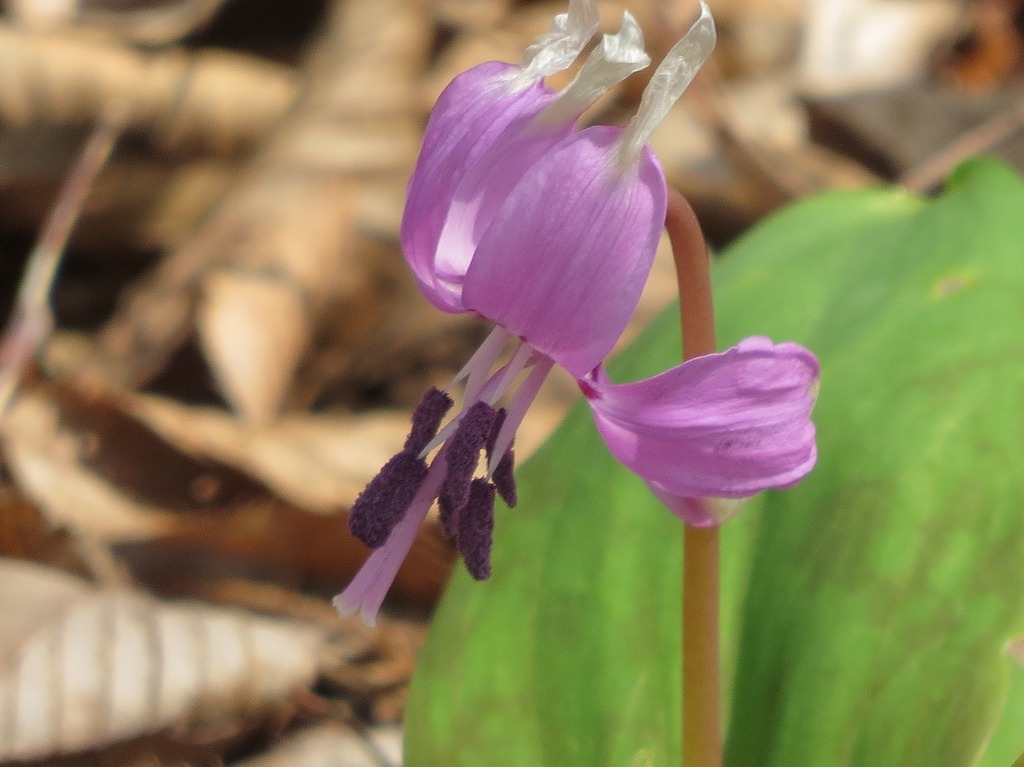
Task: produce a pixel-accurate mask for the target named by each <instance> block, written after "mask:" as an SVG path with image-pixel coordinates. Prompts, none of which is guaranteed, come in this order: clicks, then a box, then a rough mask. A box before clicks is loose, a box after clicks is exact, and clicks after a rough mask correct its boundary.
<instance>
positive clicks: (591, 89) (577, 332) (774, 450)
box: [335, 0, 818, 621]
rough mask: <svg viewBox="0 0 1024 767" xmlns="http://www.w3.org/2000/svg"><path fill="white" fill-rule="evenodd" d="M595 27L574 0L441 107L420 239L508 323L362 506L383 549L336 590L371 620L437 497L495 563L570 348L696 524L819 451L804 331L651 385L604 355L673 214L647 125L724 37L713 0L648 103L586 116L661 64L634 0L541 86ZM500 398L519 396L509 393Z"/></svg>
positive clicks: (457, 308)
mask: <svg viewBox="0 0 1024 767" xmlns="http://www.w3.org/2000/svg"><path fill="white" fill-rule="evenodd" d="M596 27H597V12H596V7H595V6H594V5H593V0H572V3H571V5H570V10H569V13H568V14H566V15H563V16H559V17H557V18H556V20H555V23H554V25H553V26H552V31H551V32H550V33H549V34H548V35H545V36H543V37H542V38H540V39H539V40H538V41H537V42H536V43H535V44H534V45H532V46H531V47H530V48H529V49H528V50H527V53H526V55H525V57H524V59H523V61H522V62H521V63H520V64H519V65H517V66H513V65H509V64H502V63H497V62H490V63H487V64H481V65H480V66H478V67H474V68H473V69H471V70H469V71H468V72H465V73H463V74H462V75H460V76H458V77H457V78H456V79H455V80H454V81H452V83H451V84H450V85H449V86H448V88H447V89H446V90H445V92H444V93H443V94H442V95H441V97H440V98H439V100H438V103H437V106H436V108H435V110H434V112H433V114H432V115H431V119H430V122H429V123H428V125H427V129H426V135H425V137H424V142H423V150H422V152H421V154H420V158H419V162H418V164H417V166H416V169H415V170H414V172H413V176H412V178H411V180H410V182H409V191H408V201H407V204H406V210H405V215H404V217H403V221H402V246H403V250H404V252H405V256H406V259H407V260H408V262H409V265H410V267H411V268H412V271H413V273H414V275H415V276H416V279H417V280H418V282H419V284H420V287H421V289H422V290H423V293H424V295H425V296H426V297H427V298H428V300H430V301H431V302H432V303H433V304H434V305H435V306H437V307H438V308H439V309H442V310H444V311H448V312H475V313H476V314H479V315H481V316H483V317H486V318H488V319H489V320H491V321H493V322H494V323H495V325H496V327H495V330H494V331H493V332H492V334H491V335H490V336H489V337H488V339H487V340H486V341H485V342H484V344H483V345H482V346H481V347H480V349H479V350H477V352H476V353H475V354H474V355H473V357H472V358H471V359H470V361H469V362H468V363H467V364H466V366H465V368H464V369H463V370H462V371H461V372H460V373H459V374H458V375H457V376H456V378H455V380H454V381H453V382H452V386H451V387H449V388H452V387H454V386H455V385H456V384H462V383H463V382H464V386H465V394H464V401H465V403H466V405H465V407H463V409H462V410H461V412H460V413H458V414H457V415H455V416H454V417H453V418H452V419H451V420H450V421H449V422H448V423H447V424H446V425H445V426H443V427H441V423H442V421H443V419H444V416H445V414H446V413H447V411H448V409H449V408H450V407H451V405H452V400H451V398H450V397H449V396H448V395H447V394H446V393H443V392H440V391H438V390H436V389H435V390H432V391H431V392H428V394H427V395H426V396H425V397H424V400H423V402H422V403H421V404H420V406H419V407H418V408H417V410H416V412H415V413H414V415H413V428H412V432H411V434H410V435H409V439H408V440H407V441H406V444H405V447H404V448H403V450H402V451H401V452H400V453H399V454H398V455H396V456H395V458H393V459H392V460H391V461H389V462H388V464H387V465H386V466H385V467H384V468H383V469H382V470H381V473H380V474H379V475H378V476H377V478H375V479H374V480H373V481H372V482H371V483H370V484H369V485H368V486H367V487H366V489H365V490H364V491H363V493H362V494H361V495H360V496H359V498H358V499H357V500H356V502H355V504H354V505H353V507H352V510H351V516H350V527H351V529H352V532H353V533H354V534H355V535H356V536H357V537H359V538H360V539H361V540H362V541H363V542H364V543H366V544H367V545H368V546H370V547H371V548H374V549H376V550H375V551H374V553H373V554H372V555H371V556H370V558H369V560H368V561H367V563H366V564H365V565H364V566H363V568H362V569H361V570H360V572H359V573H358V574H357V575H356V577H355V578H354V579H353V581H352V582H351V583H350V584H349V586H348V588H347V589H345V591H344V592H343V593H342V594H341V595H339V596H338V597H337V598H336V599H335V604H336V605H337V607H338V609H339V610H340V611H342V612H343V613H351V612H355V611H357V610H358V611H360V612H361V614H362V615H363V618H364V619H365V620H368V621H372V620H373V619H374V617H375V615H376V612H377V610H378V608H379V606H380V604H381V602H382V601H383V599H384V595H385V593H386V592H387V590H388V588H389V587H390V585H391V583H392V581H393V580H394V577H395V574H396V573H397V571H398V567H399V565H400V563H401V561H402V560H403V559H404V558H405V555H406V554H407V553H408V551H409V547H410V546H411V545H412V541H413V538H414V537H415V535H416V531H417V529H418V528H419V526H420V525H421V524H422V522H423V520H424V518H425V517H426V515H427V512H428V511H429V509H430V507H431V505H432V504H433V503H434V501H435V500H437V501H438V503H439V505H440V509H441V520H442V524H443V525H444V528H445V530H446V531H447V532H448V534H449V535H452V536H454V537H455V539H456V542H457V545H458V548H459V550H460V552H461V553H462V555H463V558H464V560H465V562H466V566H467V568H468V569H469V571H470V573H471V574H472V575H473V576H474V577H476V578H486V577H488V576H489V575H490V549H491V537H492V531H493V526H494V499H495V496H496V495H500V496H501V497H502V498H503V500H505V502H506V503H507V504H508V505H510V506H514V505H515V503H516V490H515V480H514V477H513V471H512V469H513V466H512V464H513V456H512V444H513V438H514V435H515V432H516V430H517V428H518V427H519V424H520V423H521V422H522V419H523V416H524V415H525V413H526V410H527V408H528V407H529V405H530V403H531V402H532V401H533V399H534V397H535V396H536V394H537V391H538V390H539V388H540V386H541V384H542V383H543V381H544V379H545V377H546V376H547V374H548V372H549V371H550V370H551V368H552V367H553V366H554V365H556V364H557V365H560V366H561V367H563V368H564V369H566V370H567V371H569V372H570V373H571V374H572V375H573V376H574V377H575V378H576V379H577V381H578V383H579V386H580V389H581V390H582V391H583V393H584V395H585V396H586V398H587V401H588V403H589V404H590V406H591V409H592V410H593V413H594V418H595V421H596V422H597V426H598V429H599V430H600V432H601V434H602V436H603V437H604V439H605V442H606V443H607V444H608V447H609V449H610V450H611V452H612V453H613V454H614V455H615V456H616V458H618V459H619V460H620V461H621V462H622V463H623V464H624V465H626V466H627V467H628V468H630V469H631V470H632V471H634V472H636V473H637V474H638V475H639V476H640V477H641V478H643V479H644V481H645V482H646V483H647V485H648V486H649V487H650V488H651V490H652V491H653V492H654V493H655V495H657V497H658V498H660V499H661V500H662V501H663V502H664V503H665V505H666V506H668V508H669V509H670V510H671V511H672V512H674V513H675V514H677V515H678V516H680V517H681V518H682V519H684V520H686V521H687V522H690V523H691V524H698V525H714V524H721V522H722V521H724V519H725V518H727V516H728V514H729V513H730V511H731V508H732V507H733V506H735V505H736V501H737V499H742V498H745V497H748V496H750V495H753V494H754V493H756V492H758V491H760V490H762V489H764V488H767V487H787V486H790V485H792V484H794V483H796V482H797V481H799V480H800V478H802V477H803V476H804V475H805V474H806V473H807V472H808V471H809V470H810V469H811V467H812V466H813V464H814V461H815V455H816V453H815V441H814V427H813V425H812V424H811V421H810V417H809V416H810V411H811V408H812V406H813V403H814V397H815V394H816V389H817V380H818V366H817V361H816V360H815V358H814V356H813V355H812V354H811V353H810V352H808V351H807V350H806V349H803V348H802V347H800V346H797V345H795V344H788V343H786V344H778V345H774V344H772V342H771V341H769V340H768V339H764V338H750V339H747V340H746V341H743V342H742V343H741V344H739V345H738V346H737V347H735V348H733V349H730V350H728V351H726V352H723V353H721V354H713V355H708V356H705V357H700V358H697V359H694V360H690V361H689V362H686V363H684V364H682V365H679V366H677V367H675V368H673V369H671V370H669V371H666V372H665V373H662V374H661V375H658V376H655V377H654V378H650V379H647V380H645V381H639V382H637V383H632V384H624V385H616V384H613V383H611V382H610V381H609V380H608V378H607V376H606V375H605V373H604V370H603V367H602V365H603V361H604V359H605V357H606V356H607V354H608V353H609V352H610V351H611V349H612V347H613V346H614V344H615V343H616V341H617V340H618V339H619V337H620V335H621V334H622V331H623V330H624V329H625V327H626V324H627V322H628V321H629V319H630V317H631V315H632V314H633V311H634V310H635V308H636V305H637V302H638V300H639V298H640V292H641V290H642V289H643V286H644V283H645V282H646V280H647V276H648V274H649V272H650V269H651V265H652V263H653V260H654V254H655V249H656V247H657V244H658V239H659V237H660V234H661V231H662V229H663V227H664V222H665V212H666V197H667V195H666V186H665V179H664V176H663V174H662V171H661V168H660V166H659V165H658V162H657V160H656V159H655V157H654V154H653V153H652V152H651V150H650V148H649V147H648V146H647V143H646V142H647V139H648V138H649V137H650V135H651V133H652V132H653V131H654V129H655V128H656V127H657V125H658V124H659V123H660V122H661V120H662V119H663V118H664V116H665V114H666V113H667V111H668V110H669V108H670V107H671V106H672V105H673V104H674V103H675V101H676V100H677V99H678V98H679V96H680V95H681V94H682V92H683V90H684V89H685V88H686V86H687V85H688V84H689V82H690V81H691V80H692V79H693V76H694V75H695V74H696V72H697V70H698V69H699V68H700V66H701V64H703V62H704V61H705V60H706V58H707V56H708V55H709V54H710V52H711V49H712V47H713V46H714V41H715V30H714V23H713V21H712V19H711V15H710V12H709V11H708V9H707V7H706V6H704V5H702V13H701V17H700V18H699V19H698V21H697V22H696V23H695V24H694V26H693V27H692V28H691V29H690V31H689V32H688V33H687V34H686V36H685V37H684V38H683V39H682V40H680V41H679V43H677V44H676V46H675V47H674V48H673V49H672V50H671V51H670V52H669V53H668V55H667V56H666V58H665V60H664V61H663V62H662V63H661V65H660V66H659V67H658V69H657V71H656V72H655V73H654V75H653V76H652V78H651V81H650V84H649V85H648V87H647V89H646V90H645V92H644V95H643V98H642V100H641V104H640V107H639V109H638V111H637V114H636V116H635V117H634V119H633V121H632V122H631V123H630V124H629V125H628V126H625V127H611V126H595V127H590V128H586V129H584V130H579V131H577V130H576V122H577V120H578V118H579V116H580V115H581V114H582V113H583V111H584V110H585V109H586V108H587V107H588V106H589V105H590V104H591V103H593V101H594V100H595V99H597V98H598V97H599V96H600V95H601V94H602V93H604V92H605V91H606V90H607V89H608V88H610V87H612V86H613V85H615V84H616V83H617V82H619V81H620V80H621V79H623V78H624V77H627V76H628V75H629V74H631V73H632V72H635V71H637V70H639V69H641V68H643V67H644V66H646V65H647V64H648V63H649V59H648V57H647V55H646V54H645V53H644V52H643V39H642V36H641V34H640V30H639V28H638V27H637V25H636V23H635V21H634V20H633V19H632V17H631V16H630V15H629V14H628V13H626V14H625V15H624V18H623V25H622V29H621V31H620V32H619V33H618V34H617V35H615V36H607V35H606V36H605V37H604V38H603V40H602V42H601V44H600V45H599V46H598V47H597V48H596V49H595V50H594V52H593V53H592V54H591V55H590V57H589V58H588V60H587V61H586V62H585V64H584V65H583V67H582V68H581V70H580V73H579V75H578V76H577V78H576V79H575V80H574V81H573V82H572V83H571V84H570V85H569V86H568V87H567V88H566V89H565V90H563V91H562V92H561V93H555V92H554V91H552V90H550V89H549V88H547V87H546V86H544V84H543V78H544V77H545V76H547V75H549V74H552V73H554V72H556V71H559V70H561V69H564V68H565V67H567V66H569V64H571V63H572V61H573V60H575V58H576V57H577V56H578V55H579V53H580V51H581V50H582V49H583V47H584V46H585V45H586V43H587V42H588V41H589V39H590V37H591V36H592V35H593V33H594V30H595V29H596ZM506 349H507V350H508V352H509V355H510V356H509V358H508V361H507V362H504V363H503V364H501V363H500V360H501V359H502V354H503V352H505V351H506ZM502 399H506V400H507V401H508V405H507V409H496V405H497V403H498V402H499V400H502ZM435 450H436V454H435V455H434V458H433V460H432V462H431V463H430V464H429V466H428V464H427V458H428V457H429V455H430V454H431V453H433V452H434V451H435ZM481 455H483V457H484V459H485V464H486V467H485V468H484V469H483V470H482V471H479V472H478V469H477V467H478V463H479V461H480V458H481ZM478 474H479V476H478Z"/></svg>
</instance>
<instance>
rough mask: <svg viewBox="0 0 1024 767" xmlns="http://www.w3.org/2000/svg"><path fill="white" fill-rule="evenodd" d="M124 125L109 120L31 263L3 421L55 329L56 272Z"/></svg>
mask: <svg viewBox="0 0 1024 767" xmlns="http://www.w3.org/2000/svg"><path fill="white" fill-rule="evenodd" d="M122 125H123V120H122V117H121V112H120V111H115V110H108V111H107V112H106V113H105V114H104V116H103V119H102V120H101V121H100V123H99V124H98V125H97V126H96V129H95V130H94V131H93V133H92V135H91V136H90V137H89V141H88V142H87V143H86V145H85V148H84V149H83V150H82V154H81V155H80V156H79V158H78V160H77V162H76V163H75V165H74V167H72V169H71V172H70V173H69V174H68V177H67V179H66V180H65V181H64V186H63V187H61V190H60V193H59V194H58V195H57V201H56V203H54V206H53V209H52V210H51V211H50V216H49V218H48V219H47V220H46V224H45V225H44V226H43V230H42V233H41V234H40V235H39V240H38V241H37V242H36V246H35V248H34V249H33V250H32V253H31V254H30V255H29V257H28V262H27V266H26V267H25V275H24V277H22V280H21V286H20V287H19V289H18V295H17V298H16V299H15V306H14V311H13V312H12V313H11V319H10V320H9V321H8V323H7V330H6V331H5V333H4V338H3V345H2V347H0V416H3V414H4V413H6V412H7V408H8V406H9V405H10V402H11V398H12V397H13V395H14V391H15V389H16V388H17V385H18V382H19V381H21V379H22V376H23V375H24V374H25V371H26V369H27V368H28V365H29V363H30V362H31V360H32V358H33V357H35V354H36V352H37V351H38V350H39V348H40V347H41V346H42V344H43V342H44V341H45V340H46V338H47V336H48V335H49V334H50V330H51V329H52V327H53V312H52V310H51V307H50V294H51V292H52V288H53V281H54V278H55V277H56V275H57V268H58V266H59V265H60V260H61V257H62V256H63V255H64V250H65V248H66V247H67V244H68V238H69V237H70V236H71V230H72V229H73V228H74V226H75V224H76V223H77V221H78V218H79V216H80V215H81V212H82V206H83V205H84V204H85V200H86V197H87V196H88V194H89V190H90V189H91V188H92V186H93V184H94V183H95V181H96V177H97V176H98V175H99V172H100V170H101V169H102V168H103V166H104V165H106V162H107V160H108V159H109V157H110V153H111V152H112V151H113V149H114V144H115V143H117V139H118V137H119V136H120V135H121V130H122Z"/></svg>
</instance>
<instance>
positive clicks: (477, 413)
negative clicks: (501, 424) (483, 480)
mask: <svg viewBox="0 0 1024 767" xmlns="http://www.w3.org/2000/svg"><path fill="white" fill-rule="evenodd" d="M496 415H497V414H496V413H495V412H494V408H492V407H491V406H490V405H488V404H487V403H486V402H475V403H474V404H473V406H472V407H470V408H469V410H467V411H466V412H465V414H464V415H463V416H462V420H461V421H460V422H459V426H458V428H457V429H456V430H455V433H454V434H452V436H450V437H449V438H448V441H447V442H446V443H445V458H447V460H448V474H447V476H445V479H444V484H443V485H442V486H441V498H442V503H443V504H447V505H448V506H449V507H450V508H451V510H452V512H456V513H457V512H459V511H460V510H461V509H462V507H463V506H465V505H466V503H467V502H468V501H469V485H470V482H471V481H472V479H473V474H474V473H475V472H476V465H477V462H478V461H479V460H480V451H481V450H482V449H483V448H484V446H485V445H486V444H487V437H488V436H489V435H490V433H491V425H492V424H493V423H494V419H495V418H496Z"/></svg>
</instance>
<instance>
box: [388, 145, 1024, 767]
mask: <svg viewBox="0 0 1024 767" xmlns="http://www.w3.org/2000/svg"><path fill="white" fill-rule="evenodd" d="M1019 211H1024V186H1022V184H1021V182H1020V180H1019V179H1017V178H1016V177H1015V176H1013V175H1012V174H1011V173H1009V172H1008V171H1006V170H1004V169H1002V168H1000V167H998V166H995V165H993V164H990V163H974V164H971V165H969V166H966V167H964V168H963V169H961V171H959V172H958V173H957V174H956V176H955V177H954V179H953V180H952V182H951V188H950V190H949V191H947V192H946V193H945V194H943V195H942V196H941V197H940V198H938V199H937V200H934V201H927V202H925V201H921V200H919V199H916V198H913V197H910V196H908V195H905V194H903V193H901V192H898V191H892V190H873V191H859V192H847V193H839V194H831V195H827V196H824V197H821V198H818V199H814V200H809V201H806V202H804V203H801V204H799V205H796V206H794V207H792V208H791V209H789V210H788V211H785V212H783V213H782V214H781V215H779V216H776V217H774V218H773V219H772V220H771V221H769V222H768V223H766V224H765V225H763V226H761V227H759V228H758V229H757V230H756V231H754V232H753V233H751V234H750V235H749V236H747V237H745V238H744V239H743V240H742V241H741V242H740V243H739V244H738V245H737V246H736V247H734V248H733V249H732V250H731V252H730V253H729V254H728V255H727V257H726V258H725V259H724V260H723V262H722V264H721V267H720V268H719V269H718V270H717V273H716V286H717V292H718V312H719V318H720V321H719V325H720V333H721V338H722V342H723V344H729V343H734V342H735V341H737V340H738V339H739V338H741V337H742V336H745V335H750V334H763V335H770V336H772V337H773V338H776V339H778V340H782V339H793V340H797V341H800V342H802V343H804V344H806V345H807V346H809V347H810V348H812V349H813V350H815V351H816V352H817V353H818V354H819V356H820V358H821V361H822V367H823V388H822V396H821V400H820V402H819V407H818V410H817V412H816V416H815V420H816V421H817V423H818V425H819V434H820V453H821V459H820V464H819V467H818V468H817V469H816V470H815V472H814V473H812V475H811V477H810V478H809V479H808V480H807V481H806V482H805V484H804V485H802V486H801V487H799V488H797V489H795V490H793V491H789V492H786V493H772V494H767V495H766V496H765V497H764V498H762V499H758V501H756V502H755V503H754V504H751V507H750V509H749V510H748V512H747V513H745V514H744V515H742V516H741V518H740V519H739V520H737V521H736V522H734V523H730V525H728V526H727V527H726V528H725V540H724V558H725V563H724V570H723V621H724V622H723V655H724V660H725V676H726V680H725V681H726V684H727V687H728V689H731V690H732V691H733V693H732V696H731V705H732V716H731V721H730V725H729V734H728V743H727V745H728V761H729V764H730V765H731V767H748V766H750V767H752V766H753V765H757V766H758V767H762V766H768V767H771V766H774V767H803V766H804V765H806V766H807V767H824V766H831V765H837V766H838V765H843V766H845V765H863V767H889V766H890V765H891V766H892V767H896V766H897V765H898V766H899V767H914V766H915V765H921V766H922V767H924V766H925V765H927V766H928V767H945V766H947V765H948V766H949V767H962V766H963V765H969V764H973V763H977V762H976V760H977V759H978V758H979V757H980V754H981V753H982V751H983V750H984V749H985V746H986V743H989V742H991V746H990V748H989V750H988V753H987V754H986V755H985V757H984V761H983V762H981V764H982V765H983V767H1003V766H1004V765H1009V764H1012V763H1013V760H1014V759H1015V758H1016V757H1017V755H1018V754H1019V753H1020V752H1021V751H1024V721H1021V720H1018V717H1020V716H1021V715H1022V714H1024V682H1021V681H1020V680H1019V679H1017V677H1016V676H1015V677H1014V683H1013V684H1012V685H1011V684H1010V680H1011V670H1014V673H1015V674H1017V675H1018V676H1019V667H1018V666H1015V665H1014V663H1015V662H1012V661H1011V660H1010V659H1009V658H1008V657H1007V655H1006V652H1005V648H1006V646H1007V643H1008V641H1009V640H1010V639H1012V638H1013V637H1016V636H1018V635H1021V634H1024V470H1022V469H1021V468H1020V467H1021V465H1022V463H1024V333H1022V332H1021V329H1022V328H1024V216H1022V215H1021V214H1020V213H1019ZM677 358H678V330H677V328H676V326H675V323H674V320H673V318H672V316H671V314H669V315H666V316H665V317H663V318H662V319H661V320H660V321H659V322H658V323H656V325H655V326H654V327H652V329H651V330H650V331H649V332H648V333H647V334H646V335H645V337H644V338H643V339H642V340H641V341H640V342H639V343H637V344H635V345H634V346H633V347H632V348H631V349H630V350H629V351H628V352H627V353H626V354H625V355H623V358H622V359H621V360H619V364H617V365H616V367H615V377H617V378H618V379H619V380H627V379H633V378H636V377H639V376H640V375H643V374H649V373H651V372H655V371H656V370H659V369H661V368H664V367H667V366H668V365H670V364H673V363H674V361H675V360H676V359H677ZM521 499H522V500H521V506H520V508H519V509H517V510H515V511H511V512H509V511H505V512H503V513H499V517H498V544H497V548H496V551H495V559H494V571H495V576H494V579H493V580H492V581H491V582H489V583H487V584H475V583H472V582H470V580H469V578H468V577H466V576H465V575H464V574H460V575H458V576H457V577H456V578H455V579H454V581H453V583H452V586H451V588H450V589H449V592H448V594H447V596H446V598H445V600H444V602H443V604H442V606H441V607H440V609H439V611H438V614H437V616H436V620H435V625H434V626H433V628H432V632H431V637H430V640H429V642H428V645H427V647H426V648H425V650H424V653H423V655H422V658H421V667H420V669H419V671H418V675H417V678H416V680H415V683H414V688H413V696H412V701H411V705H410V709H409V713H408V731H407V744H408V746H407V750H408V756H407V762H408V764H409V765H410V767H422V766H423V765H446V766H457V765H467V766H469V765H473V767H478V766H486V765H531V766H532V765H557V766H558V767H562V766H563V765H581V766H585V767H590V766H591V765H614V766H616V767H617V766H618V765H676V764H678V761H679V759H678V746H677V740H678V737H679V725H678V711H679V694H678V685H679V682H678V670H679V664H678V648H679V637H678V626H679V605H678V599H679V586H678V579H679V548H680V540H679V538H680V533H679V525H678V524H677V523H676V521H675V520H674V519H673V518H671V517H670V516H669V515H668V514H667V513H666V512H664V511H663V510H662V509H661V508H660V507H659V506H658V505H657V503H656V502H654V501H653V500H652V499H651V498H650V497H649V496H648V494H647V493H646V491H645V489H644V488H643V485H642V484H641V483H640V482H639V481H638V480H636V479H635V478H633V477H631V476H630V475H629V474H628V472H626V471H625V470H624V469H621V468H620V467H618V466H617V465H616V464H615V462H614V461H613V460H612V459H611V458H610V457H609V456H608V454H607V451H606V450H605V448H604V447H603V445H601V443H600V441H599V438H598V437H597V435H596V431H595V429H594V427H593V426H592V425H591V424H590V422H589V415H588V414H587V413H586V412H585V410H584V409H583V408H582V407H581V408H579V409H577V411H575V412H574V413H573V415H572V416H571V417H570V418H569V420H568V421H567V423H566V424H565V425H564V426H563V427H562V429H560V431H559V432H558V434H557V435H556V436H555V437H554V438H553V439H552V440H551V441H550V442H549V443H548V444H547V445H546V446H545V448H544V449H543V450H542V451H541V452H539V453H538V454H537V456H535V458H534V459H533V460H531V461H530V463H529V465H528V466H527V467H525V470H524V471H523V472H522V473H521ZM734 668H735V681H734V680H733V669H734ZM1008 690H1009V704H1008V705H1006V707H1005V710H1006V712H1007V716H1006V718H1004V719H1003V720H1002V721H1000V715H1001V712H1002V711H1003V710H1004V701H1005V700H1006V698H1007V694H1008Z"/></svg>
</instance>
